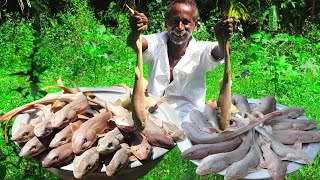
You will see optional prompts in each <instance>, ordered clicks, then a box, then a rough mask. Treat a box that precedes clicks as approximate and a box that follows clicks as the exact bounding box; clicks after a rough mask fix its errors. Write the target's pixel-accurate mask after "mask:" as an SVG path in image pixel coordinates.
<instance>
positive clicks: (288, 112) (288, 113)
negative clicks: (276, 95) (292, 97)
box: [270, 107, 305, 121]
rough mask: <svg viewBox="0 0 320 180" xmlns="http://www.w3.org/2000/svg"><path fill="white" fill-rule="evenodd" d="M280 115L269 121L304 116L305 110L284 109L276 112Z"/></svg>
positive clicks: (298, 108)
mask: <svg viewBox="0 0 320 180" xmlns="http://www.w3.org/2000/svg"><path fill="white" fill-rule="evenodd" d="M278 111H280V112H281V113H282V114H281V116H278V117H274V118H272V119H271V120H270V121H275V120H280V119H288V118H297V117H299V116H301V115H303V114H304V112H305V110H304V109H303V108H301V107H286V108H283V109H280V110H278Z"/></svg>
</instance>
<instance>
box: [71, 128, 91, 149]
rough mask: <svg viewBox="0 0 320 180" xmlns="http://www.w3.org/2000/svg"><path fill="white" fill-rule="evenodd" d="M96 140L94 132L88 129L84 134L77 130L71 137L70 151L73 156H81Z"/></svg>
mask: <svg viewBox="0 0 320 180" xmlns="http://www.w3.org/2000/svg"><path fill="white" fill-rule="evenodd" d="M96 140H97V134H96V132H95V131H94V130H92V129H89V130H87V131H85V132H83V131H79V130H77V131H76V132H75V133H74V134H73V135H72V149H73V152H74V153H75V154H81V153H82V152H84V151H85V150H87V149H89V148H90V147H91V146H92V144H93V143H94V142H95V141H96Z"/></svg>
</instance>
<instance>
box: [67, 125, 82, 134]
mask: <svg viewBox="0 0 320 180" xmlns="http://www.w3.org/2000/svg"><path fill="white" fill-rule="evenodd" d="M69 126H70V128H71V131H72V133H74V132H75V131H76V130H78V129H79V128H80V126H79V125H77V124H75V123H69Z"/></svg>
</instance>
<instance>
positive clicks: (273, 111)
mask: <svg viewBox="0 0 320 180" xmlns="http://www.w3.org/2000/svg"><path fill="white" fill-rule="evenodd" d="M225 45H226V47H225V63H224V75H223V79H222V82H221V87H220V94H219V98H218V100H217V101H215V100H212V101H209V102H210V103H207V104H206V106H205V107H204V109H203V111H200V110H193V111H191V112H190V114H189V116H187V117H186V118H189V121H188V120H185V121H183V122H182V125H181V126H182V128H183V130H184V133H185V135H186V136H187V137H188V139H189V140H190V142H191V144H190V147H189V148H188V149H185V150H184V151H183V153H182V154H181V157H183V158H188V159H191V160H197V165H198V167H197V169H196V173H197V174H199V175H201V176H206V175H208V174H210V173H218V172H220V171H222V170H225V169H226V171H225V172H224V173H223V175H224V178H225V179H228V180H233V179H241V178H244V177H246V176H247V175H248V174H250V173H252V172H255V171H258V170H259V169H267V170H268V172H269V174H270V175H271V176H272V178H274V179H277V180H281V179H284V178H285V175H286V173H287V167H288V162H295V163H298V164H303V165H304V164H309V163H311V162H312V161H313V159H312V158H314V157H310V156H309V154H307V153H306V152H304V151H303V149H302V144H308V143H315V142H319V141H320V135H319V133H318V131H316V130H315V127H316V126H317V124H318V123H317V122H316V121H312V120H309V119H307V118H304V119H301V118H298V117H300V116H302V115H303V114H304V109H302V108H300V107H284V108H281V109H280V108H277V106H278V105H277V103H276V100H275V98H274V97H273V96H266V97H264V98H262V99H261V100H260V101H259V102H257V103H251V104H249V102H248V99H247V98H246V97H244V96H243V95H241V94H234V95H233V96H231V78H230V74H231V66H230V56H229V49H230V48H229V43H228V42H226V44H225ZM311 129H313V131H309V130H311ZM178 146H179V144H178ZM180 149H181V148H180ZM315 151H316V153H318V151H319V149H316V150H315ZM315 155H316V154H315ZM288 170H289V169H288ZM289 172H290V171H289ZM269 177H270V176H269ZM269 177H268V178H269ZM254 178H255V179H260V178H261V177H259V176H257V177H254Z"/></svg>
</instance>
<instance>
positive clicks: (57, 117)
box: [51, 110, 78, 129]
mask: <svg viewBox="0 0 320 180" xmlns="http://www.w3.org/2000/svg"><path fill="white" fill-rule="evenodd" d="M77 118H78V116H77V113H76V112H75V111H72V110H70V111H68V112H65V111H62V110H60V111H58V112H57V113H55V114H54V116H53V118H52V120H51V124H52V127H54V128H59V129H60V128H63V127H65V126H66V125H68V124H69V123H70V122H72V121H74V120H75V119H77Z"/></svg>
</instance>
